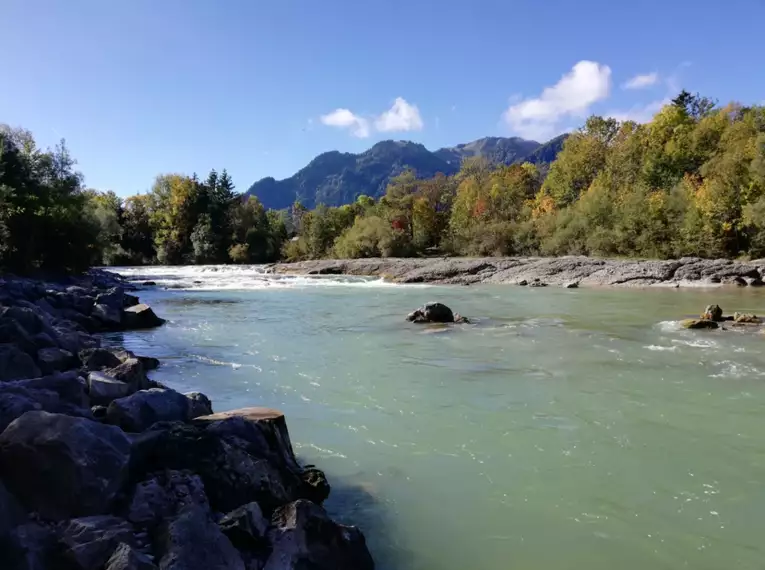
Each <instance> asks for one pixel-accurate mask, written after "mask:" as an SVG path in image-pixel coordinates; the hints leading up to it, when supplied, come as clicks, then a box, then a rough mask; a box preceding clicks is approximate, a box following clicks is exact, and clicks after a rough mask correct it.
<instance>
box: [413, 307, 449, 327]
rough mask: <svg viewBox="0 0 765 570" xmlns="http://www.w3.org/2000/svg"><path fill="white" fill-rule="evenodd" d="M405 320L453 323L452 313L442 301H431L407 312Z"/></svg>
mask: <svg viewBox="0 0 765 570" xmlns="http://www.w3.org/2000/svg"><path fill="white" fill-rule="evenodd" d="M406 320H407V321H411V322H414V323H453V322H454V313H452V310H451V309H450V308H449V307H447V306H446V305H444V304H443V303H435V302H431V303H426V304H425V305H423V306H422V307H420V308H419V309H417V310H415V311H412V312H411V313H409V315H407V317H406Z"/></svg>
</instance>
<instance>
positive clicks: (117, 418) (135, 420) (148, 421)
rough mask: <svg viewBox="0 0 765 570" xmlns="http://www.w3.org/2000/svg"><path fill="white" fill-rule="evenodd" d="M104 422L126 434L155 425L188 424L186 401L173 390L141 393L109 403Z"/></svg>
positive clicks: (187, 405)
mask: <svg viewBox="0 0 765 570" xmlns="http://www.w3.org/2000/svg"><path fill="white" fill-rule="evenodd" d="M106 419H107V421H108V422H109V423H111V424H114V425H116V426H120V427H121V428H122V429H123V430H125V431H128V432H141V431H144V430H146V429H148V428H150V427H151V426H152V425H153V424H155V423H157V422H172V421H187V420H188V419H190V418H189V400H188V398H186V396H184V395H183V394H180V393H179V392H176V391H175V390H163V389H161V388H151V389H149V390H140V391H138V392H136V393H134V394H131V395H130V396H127V397H125V398H120V399H119V400H114V401H113V402H112V403H111V404H109V408H108V410H107V412H106Z"/></svg>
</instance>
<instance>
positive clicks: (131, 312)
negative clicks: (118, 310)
mask: <svg viewBox="0 0 765 570" xmlns="http://www.w3.org/2000/svg"><path fill="white" fill-rule="evenodd" d="M122 316H123V319H124V325H125V328H128V329H151V328H154V327H159V326H162V325H163V324H165V319H160V318H159V317H158V316H157V315H155V314H154V311H152V310H151V307H149V305H146V304H143V303H140V304H138V305H135V306H133V307H129V308H127V309H125V310H124V311H123V313H122Z"/></svg>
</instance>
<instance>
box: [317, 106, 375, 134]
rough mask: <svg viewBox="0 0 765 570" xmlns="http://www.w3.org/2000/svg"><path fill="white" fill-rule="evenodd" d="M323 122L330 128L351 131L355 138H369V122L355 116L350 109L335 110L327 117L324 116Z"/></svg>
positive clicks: (322, 117)
mask: <svg viewBox="0 0 765 570" xmlns="http://www.w3.org/2000/svg"><path fill="white" fill-rule="evenodd" d="M321 122H322V123H324V124H325V125H327V126H329V127H337V128H339V129H349V130H350V131H351V134H352V135H353V136H354V137H359V138H361V139H363V138H366V137H368V136H369V121H367V120H366V119H365V118H363V117H359V116H358V115H354V114H353V113H352V112H351V111H349V110H348V109H335V110H334V111H332V112H331V113H329V114H327V115H322V116H321Z"/></svg>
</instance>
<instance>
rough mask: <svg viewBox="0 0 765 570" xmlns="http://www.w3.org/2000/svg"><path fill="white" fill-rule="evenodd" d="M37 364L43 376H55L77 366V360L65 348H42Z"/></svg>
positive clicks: (39, 351)
mask: <svg viewBox="0 0 765 570" xmlns="http://www.w3.org/2000/svg"><path fill="white" fill-rule="evenodd" d="M37 363H38V364H39V365H40V370H41V371H42V373H43V374H53V373H54V372H61V371H63V370H67V369H69V368H72V367H74V366H76V365H77V359H76V358H75V357H74V355H73V354H72V353H71V352H69V351H68V350H64V349H63V348H41V349H40V350H38V351H37Z"/></svg>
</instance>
